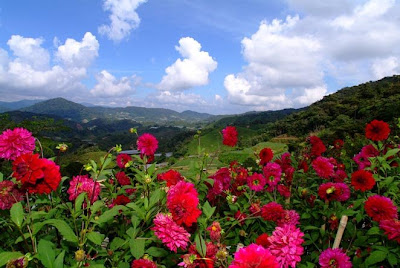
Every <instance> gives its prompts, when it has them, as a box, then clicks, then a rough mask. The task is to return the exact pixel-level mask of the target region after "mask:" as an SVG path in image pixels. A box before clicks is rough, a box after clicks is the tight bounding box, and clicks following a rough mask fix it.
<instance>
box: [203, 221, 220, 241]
mask: <svg viewBox="0 0 400 268" xmlns="http://www.w3.org/2000/svg"><path fill="white" fill-rule="evenodd" d="M206 230H207V231H210V238H211V240H212V241H215V242H219V239H220V238H221V231H222V229H221V225H220V224H219V222H217V221H214V222H213V223H212V224H211V226H209V227H207V229H206Z"/></svg>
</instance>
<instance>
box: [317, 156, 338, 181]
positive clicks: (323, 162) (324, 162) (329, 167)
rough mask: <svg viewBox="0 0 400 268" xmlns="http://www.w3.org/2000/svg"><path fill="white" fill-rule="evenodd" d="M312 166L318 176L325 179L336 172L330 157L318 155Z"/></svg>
mask: <svg viewBox="0 0 400 268" xmlns="http://www.w3.org/2000/svg"><path fill="white" fill-rule="evenodd" d="M312 167H313V168H314V170H315V172H316V173H317V175H318V176H320V177H321V178H324V179H329V177H330V176H332V175H333V173H334V166H333V164H332V163H331V162H330V161H329V159H328V158H325V157H322V156H318V157H317V158H316V159H315V160H314V161H313V162H312Z"/></svg>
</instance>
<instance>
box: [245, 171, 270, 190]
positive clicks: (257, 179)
mask: <svg viewBox="0 0 400 268" xmlns="http://www.w3.org/2000/svg"><path fill="white" fill-rule="evenodd" d="M265 183H266V180H265V178H264V176H263V175H261V174H258V173H253V175H251V176H250V177H247V185H248V186H249V188H250V189H251V190H253V191H255V192H259V191H262V190H263V189H264V186H265Z"/></svg>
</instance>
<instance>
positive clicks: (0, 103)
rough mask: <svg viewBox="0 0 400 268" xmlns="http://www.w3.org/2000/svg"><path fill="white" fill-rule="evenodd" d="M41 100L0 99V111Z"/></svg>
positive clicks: (21, 106) (26, 105) (29, 104)
mask: <svg viewBox="0 0 400 268" xmlns="http://www.w3.org/2000/svg"><path fill="white" fill-rule="evenodd" d="M41 101H42V100H20V101H12V102H6V101H0V113H3V112H6V111H13V110H18V109H21V108H25V107H28V106H31V105H34V104H35V103H38V102H41Z"/></svg>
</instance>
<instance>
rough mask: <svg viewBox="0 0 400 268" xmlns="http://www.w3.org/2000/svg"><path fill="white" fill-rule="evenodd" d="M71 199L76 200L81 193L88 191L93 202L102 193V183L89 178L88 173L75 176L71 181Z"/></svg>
mask: <svg viewBox="0 0 400 268" xmlns="http://www.w3.org/2000/svg"><path fill="white" fill-rule="evenodd" d="M69 185H70V186H69V189H68V191H67V193H68V194H69V200H71V201H72V200H75V199H76V198H77V197H78V195H80V194H81V193H84V192H85V193H87V197H88V198H89V199H90V201H91V203H93V202H94V201H96V200H97V197H98V196H99V194H100V184H99V183H98V182H95V181H94V180H93V179H91V178H89V177H88V175H83V176H75V177H73V178H72V180H71V181H70V182H69Z"/></svg>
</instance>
